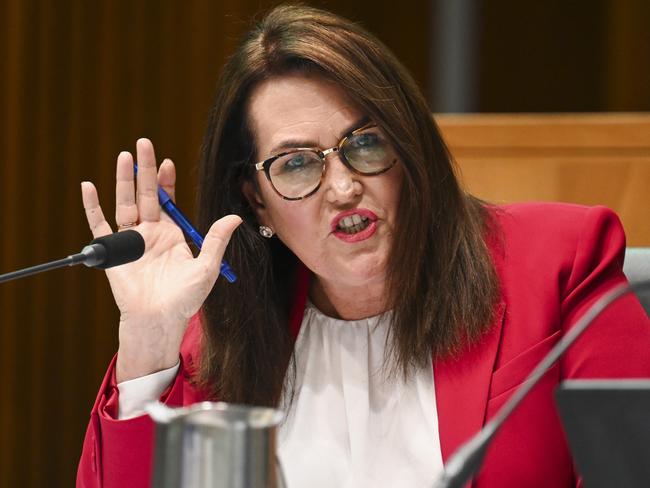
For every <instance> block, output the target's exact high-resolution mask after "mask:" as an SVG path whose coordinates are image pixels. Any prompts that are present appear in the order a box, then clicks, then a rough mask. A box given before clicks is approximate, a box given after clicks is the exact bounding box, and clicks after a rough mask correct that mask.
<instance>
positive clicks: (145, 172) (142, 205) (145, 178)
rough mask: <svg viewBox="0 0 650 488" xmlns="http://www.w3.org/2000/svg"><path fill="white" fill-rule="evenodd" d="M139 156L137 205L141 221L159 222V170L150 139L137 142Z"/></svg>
mask: <svg viewBox="0 0 650 488" xmlns="http://www.w3.org/2000/svg"><path fill="white" fill-rule="evenodd" d="M136 153H137V158H138V178H137V183H138V184H137V188H138V190H137V197H136V202H137V207H138V216H139V220H140V222H157V221H158V220H160V206H159V205H158V174H157V173H158V172H157V171H156V155H155V153H154V150H153V144H151V141H150V140H149V139H138V141H137V142H136Z"/></svg>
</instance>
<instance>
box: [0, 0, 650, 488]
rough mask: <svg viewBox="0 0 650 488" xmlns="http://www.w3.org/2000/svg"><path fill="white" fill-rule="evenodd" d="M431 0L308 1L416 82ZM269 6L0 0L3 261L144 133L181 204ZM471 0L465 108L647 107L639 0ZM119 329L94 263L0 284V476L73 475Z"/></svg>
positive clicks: (70, 228) (66, 218)
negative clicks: (362, 33)
mask: <svg viewBox="0 0 650 488" xmlns="http://www.w3.org/2000/svg"><path fill="white" fill-rule="evenodd" d="M436 1H443V0H436ZM436 1H433V0H432V1H431V2H429V1H416V0H406V1H402V2H399V9H396V7H395V5H394V3H393V2H377V1H374V2H373V1H370V0H359V1H355V2H351V1H349V0H346V1H342V0H336V1H335V0H332V1H325V0H324V1H318V2H309V3H313V4H314V5H317V6H324V7H327V8H330V9H332V10H334V11H336V12H338V13H341V14H343V15H346V16H348V17H350V18H353V19H355V20H360V21H363V23H364V24H365V25H366V26H367V27H368V28H369V29H370V30H372V31H373V32H375V33H376V34H377V35H378V36H379V37H380V38H381V39H382V40H384V41H385V42H386V43H387V44H388V45H389V46H390V48H391V49H392V50H394V51H395V53H396V54H397V56H398V57H399V58H400V59H402V60H403V62H404V63H405V64H406V65H407V67H408V68H409V69H411V71H412V72H413V73H414V75H415V77H416V79H417V80H418V82H419V83H420V85H421V86H422V87H427V86H429V84H428V83H429V80H427V76H428V73H431V69H432V68H431V67H429V66H428V65H427V63H428V60H429V58H430V56H429V55H428V52H427V50H428V46H427V42H428V39H430V38H431V35H430V32H429V31H430V29H431V25H432V22H431V18H432V15H433V12H434V10H435V5H436ZM273 3H277V2H271V1H253V0H246V1H235V0H224V1H218V2H217V1H211V0H191V1H171V0H160V1H153V0H148V1H145V0H132V1H126V0H104V1H86V0H60V1H57V2H51V1H46V0H41V1H38V0H0V218H1V221H0V233H1V238H0V246H1V247H0V271H2V272H4V271H10V270H13V269H16V268H20V267H24V266H29V265H32V264H35V263H38V262H43V261H47V260H51V259H56V258H59V257H63V256H66V255H67V254H70V253H71V252H76V251H77V250H78V249H80V247H81V246H82V245H83V244H84V243H86V242H87V241H88V240H89V239H90V233H89V232H88V230H87V227H86V224H85V221H84V216H83V211H82V207H81V202H80V197H79V182H81V181H82V180H92V181H93V182H95V183H96V184H97V186H98V188H99V190H100V196H101V200H102V203H103V206H104V208H105V209H106V213H107V214H108V215H110V214H111V213H112V209H113V208H114V207H113V205H114V196H113V189H112V188H113V172H114V160H115V156H116V155H117V154H118V153H119V152H120V151H121V150H132V149H133V146H134V142H135V140H136V139H137V138H138V137H141V136H147V137H150V138H151V139H152V140H153V141H154V142H155V144H156V149H157V153H158V155H159V156H160V157H163V156H167V157H171V158H172V159H174V161H175V162H176V163H177V165H178V171H179V188H178V200H179V205H180V206H181V207H182V208H184V209H186V211H187V213H188V214H190V215H191V214H192V213H193V212H192V211H193V194H194V187H195V183H196V179H195V163H196V161H197V158H198V150H199V149H198V148H199V145H200V141H201V138H202V132H203V127H204V123H205V119H206V115H207V110H208V107H209V105H210V101H211V99H212V97H213V93H212V90H213V85H214V81H215V79H216V76H217V74H218V72H219V69H220V66H221V65H222V63H223V61H224V59H225V57H226V56H227V55H228V53H230V52H231V50H232V48H233V46H234V44H235V42H236V39H237V38H238V37H239V36H240V35H241V33H242V32H244V31H245V30H246V28H247V25H248V20H249V19H250V17H251V16H253V15H254V14H255V13H256V12H259V11H260V10H262V9H263V8H268V6H270V5H272V4H273ZM480 3H481V8H482V15H481V19H480V26H479V27H480V33H481V36H480V39H481V43H480V48H479V49H480V53H479V54H480V56H479V58H480V59H481V67H480V70H478V73H479V75H478V76H479V79H477V80H476V83H478V85H479V86H480V90H479V93H480V97H479V100H478V105H477V110H478V111H486V110H487V111H560V112H568V111H575V110H581V111H584V110H589V111H598V110H650V94H649V92H648V90H647V87H648V86H650V68H648V63H647V52H648V46H649V45H650V43H649V42H648V30H647V25H649V24H650V22H648V21H647V19H648V18H649V15H648V14H649V12H648V5H650V3H649V2H646V1H645V0H593V1H591V0H590V1H586V0H585V1H576V2H563V1H559V0H549V1H547V2H542V3H543V4H544V5H545V8H541V7H535V9H534V10H532V11H530V10H524V9H523V7H522V6H521V5H522V4H529V2H515V1H501V0H500V1H491V2H480ZM533 3H536V2H530V4H533ZM566 19H569V20H566ZM644 19H645V20H644ZM434 68H435V67H434ZM435 69H444V68H443V67H439V68H435ZM433 109H434V110H435V107H433ZM588 163H589V161H585V164H588ZM614 171H618V170H617V169H614ZM515 181H516V180H515ZM639 184H640V183H639ZM564 195H565V194H564V193H562V194H561V196H564ZM601 198H603V197H602V195H598V194H593V195H590V196H589V199H590V200H589V201H590V202H592V201H600V200H601ZM639 243H642V242H641V240H640V241H639ZM645 244H650V242H647V241H646V242H645ZM116 325H117V314H116V310H115V307H114V305H113V303H112V298H111V295H110V290H109V289H108V286H107V283H106V280H105V279H104V276H103V274H102V273H101V272H98V271H94V270H88V269H85V268H83V269H82V268H79V269H68V270H59V271H54V272H51V273H48V274H46V275H42V276H38V277H32V278H28V279H25V280H22V281H20V282H15V283H9V284H4V285H2V286H1V287H0V486H2V487H5V486H7V487H9V486H12V487H13V486H21V487H40V486H48V487H57V486H62V487H64V486H71V485H72V484H73V483H74V481H73V480H74V476H75V470H76V463H77V460H78V457H79V453H80V447H81V442H82V438H83V433H84V430H85V426H86V422H87V419H88V413H89V410H90V408H91V405H92V402H93V400H94V397H95V393H96V389H97V387H98V385H99V382H100V380H101V377H102V375H103V373H104V370H105V367H106V364H107V363H108V361H109V359H110V357H111V356H112V354H113V352H114V351H115V349H116V346H117V330H116Z"/></svg>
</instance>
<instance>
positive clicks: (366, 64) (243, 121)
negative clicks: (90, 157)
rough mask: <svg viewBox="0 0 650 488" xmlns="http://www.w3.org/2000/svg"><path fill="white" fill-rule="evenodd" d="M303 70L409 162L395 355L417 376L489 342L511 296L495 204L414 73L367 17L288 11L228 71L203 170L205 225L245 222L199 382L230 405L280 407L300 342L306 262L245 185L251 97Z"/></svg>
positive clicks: (396, 286) (260, 30) (394, 304)
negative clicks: (451, 147) (496, 239)
mask: <svg viewBox="0 0 650 488" xmlns="http://www.w3.org/2000/svg"><path fill="white" fill-rule="evenodd" d="M290 72H308V73H310V74H314V73H315V74H317V75H318V76H321V77H323V78H324V79H327V80H330V81H332V82H334V83H336V84H337V85H338V86H340V87H341V88H342V89H343V91H344V92H345V93H346V94H347V95H348V96H349V97H350V99H351V100H353V101H354V102H356V104H357V106H358V108H359V110H360V111H362V112H363V113H364V114H365V115H367V116H368V117H369V118H370V119H371V120H373V121H374V122H376V123H377V124H378V125H379V126H380V127H381V128H382V129H383V130H384V131H385V133H386V134H387V136H388V137H389V139H390V140H391V142H392V144H393V145H394V147H395V149H396V151H397V152H398V154H399V155H400V158H401V161H402V162H403V165H404V169H405V171H404V173H405V177H404V184H403V185H404V186H403V188H402V192H401V198H400V202H399V209H398V219H397V222H398V229H397V230H396V233H395V235H396V236H398V237H396V238H395V242H394V243H393V247H392V250H391V256H390V259H389V267H388V270H387V276H388V278H387V280H388V283H387V284H388V288H387V289H388V290H389V294H390V296H389V303H390V305H391V308H392V309H393V312H394V313H393V314H392V324H391V336H390V338H389V347H390V351H391V354H390V358H391V359H392V362H393V364H394V365H395V366H396V367H397V368H398V369H399V370H401V371H402V372H403V373H404V374H408V373H409V371H410V370H411V368H412V367H414V366H415V367H417V366H422V365H424V364H426V362H427V361H428V358H429V355H430V354H432V353H433V355H434V357H439V356H443V355H448V354H453V353H455V352H457V351H458V350H459V349H460V347H461V346H462V345H463V344H468V343H472V342H474V341H476V340H477V339H478V338H480V336H481V335H482V333H483V332H484V331H485V330H486V329H487V328H488V327H489V325H490V322H491V318H492V313H493V308H494V305H495V302H496V299H497V296H498V282H497V277H496V273H495V271H494V267H493V264H492V261H491V258H490V254H489V250H488V247H487V245H486V243H485V236H486V233H487V232H488V221H489V218H488V212H487V211H486V210H485V208H484V206H483V205H482V204H481V202H479V201H477V200H476V199H474V198H472V197H471V196H469V195H467V194H465V193H464V192H463V191H462V190H461V188H460V186H459V184H458V182H457V179H456V176H455V174H454V167H453V163H452V160H451V158H450V156H449V153H448V151H447V148H446V147H445V145H444V143H443V141H442V139H441V137H440V134H439V131H438V129H437V127H436V125H435V123H434V121H433V119H432V117H431V113H430V111H429V108H428V106H427V104H426V101H425V99H424V97H423V96H422V94H421V92H420V90H419V88H418V86H417V85H416V83H415V81H414V80H413V79H412V77H411V76H410V74H409V73H408V72H407V71H406V70H405V68H404V67H403V66H402V65H401V64H400V63H399V61H398V60H397V59H396V58H395V57H394V56H393V55H392V53H391V52H390V51H389V50H388V49H387V48H386V47H385V46H384V45H383V44H382V43H381V42H380V41H378V40H377V39H376V38H375V37H374V36H372V35H371V34H369V33H368V32H367V31H365V30H364V29H363V28H361V27H360V26H359V25H357V24H355V23H352V22H350V21H348V20H346V19H343V18H341V17H338V16H336V15H334V14H331V13H329V12H325V11H322V10H317V9H314V8H309V7H303V6H280V7H276V8H275V9H273V10H271V11H270V13H268V14H267V15H266V16H265V17H264V18H263V19H262V20H261V22H259V23H258V24H257V25H256V26H255V27H254V28H253V29H252V30H251V31H250V32H249V33H248V35H247V36H246V37H245V38H244V39H243V41H242V43H241V44H240V45H239V47H238V49H237V50H236V52H235V53H234V55H233V56H232V57H231V58H230V60H229V61H228V62H227V64H226V65H225V67H224V69H223V71H222V74H221V78H220V80H219V83H218V86H217V94H216V100H215V102H214V106H213V108H212V111H211V115H210V119H209V124H208V127H207V132H206V136H205V140H204V146H203V151H202V160H201V167H200V174H199V181H200V187H199V195H198V207H199V223H200V227H201V229H202V230H203V231H206V230H207V229H208V228H209V226H210V225H211V224H212V222H214V221H215V220H216V219H218V218H220V217H222V216H223V215H226V214H229V213H236V214H238V215H240V216H241V217H242V218H243V219H244V224H243V225H242V226H241V227H240V228H239V229H238V230H237V231H236V232H235V234H234V236H233V238H232V240H231V242H230V245H229V246H228V249H227V251H226V256H225V259H227V260H228V261H229V262H230V263H231V265H232V266H233V268H234V269H235V270H236V272H237V274H238V275H239V280H238V281H237V282H236V283H235V284H229V283H225V282H224V280H222V279H219V280H217V284H216V285H215V287H214V289H213V290H212V292H211V294H210V295H209V297H208V299H207V300H206V302H205V305H204V307H203V328H204V339H203V352H202V358H201V368H200V374H199V380H200V382H201V383H202V384H203V386H204V387H205V388H207V389H208V391H209V392H210V393H211V394H212V395H214V396H215V397H218V398H220V399H222V400H225V401H230V402H239V403H252V404H259V405H273V404H277V402H278V401H279V398H280V394H281V391H282V387H283V383H284V379H285V375H286V372H287V366H288V365H289V364H290V358H291V354H292V349H293V344H292V338H291V337H290V333H289V327H288V317H289V311H290V307H291V303H292V294H293V293H294V286H295V285H294V283H293V281H294V278H295V270H296V268H297V267H298V265H299V262H298V260H297V258H296V257H295V256H294V255H293V254H292V253H291V251H290V250H289V249H287V248H286V247H285V246H284V245H283V244H282V243H281V242H280V241H279V240H277V239H271V240H267V239H264V238H263V237H261V236H259V235H258V233H257V224H256V219H255V214H254V213H253V210H252V209H251V207H250V206H249V204H248V202H247V200H246V198H245V196H244V194H243V193H242V185H243V183H244V182H245V181H252V180H254V178H253V172H252V166H251V164H252V163H254V162H255V156H256V154H255V147H254V144H253V142H254V141H253V134H252V133H251V130H250V128H249V127H248V123H247V116H246V104H247V99H248V97H249V95H250V93H251V90H252V88H253V87H255V86H256V85H257V84H259V83H260V82H261V81H263V80H266V79H269V78H271V77H274V76H279V75H282V74H286V73H290ZM298 204H299V203H298ZM399 236H404V237H403V238H400V237H399ZM406 236H408V237H406Z"/></svg>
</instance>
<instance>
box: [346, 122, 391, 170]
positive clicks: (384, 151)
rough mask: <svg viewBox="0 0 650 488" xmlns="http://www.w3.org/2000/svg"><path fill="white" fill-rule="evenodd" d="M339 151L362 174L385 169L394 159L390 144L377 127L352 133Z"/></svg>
mask: <svg viewBox="0 0 650 488" xmlns="http://www.w3.org/2000/svg"><path fill="white" fill-rule="evenodd" d="M341 151H342V152H343V155H344V156H345V159H347V160H348V162H349V163H350V164H351V165H352V167H353V168H354V169H356V170H357V171H359V172H360V173H364V174H374V173H380V172H382V171H385V170H386V169H388V168H390V167H391V166H392V165H393V162H394V161H395V156H394V155H393V152H392V150H391V148H390V144H389V143H388V141H387V140H386V137H385V136H384V135H383V134H382V132H381V131H380V130H379V129H378V128H377V127H371V128H369V129H365V130H363V131H361V132H356V133H354V134H352V135H351V136H350V137H349V138H348V139H347V140H346V141H345V144H343V147H342V148H341Z"/></svg>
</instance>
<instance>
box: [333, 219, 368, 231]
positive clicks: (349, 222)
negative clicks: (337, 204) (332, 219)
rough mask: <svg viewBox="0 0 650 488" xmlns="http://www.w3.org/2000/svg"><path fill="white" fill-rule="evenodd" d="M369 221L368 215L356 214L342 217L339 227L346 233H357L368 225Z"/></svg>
mask: <svg viewBox="0 0 650 488" xmlns="http://www.w3.org/2000/svg"><path fill="white" fill-rule="evenodd" d="M369 223H370V221H369V219H368V218H367V217H363V216H361V215H358V214H354V215H348V216H347V217H345V218H342V219H341V220H340V221H339V223H338V225H337V227H338V229H339V230H341V231H343V232H345V233H346V234H356V233H357V232H360V231H362V230H363V229H365V228H366V227H368V225H369Z"/></svg>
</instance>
